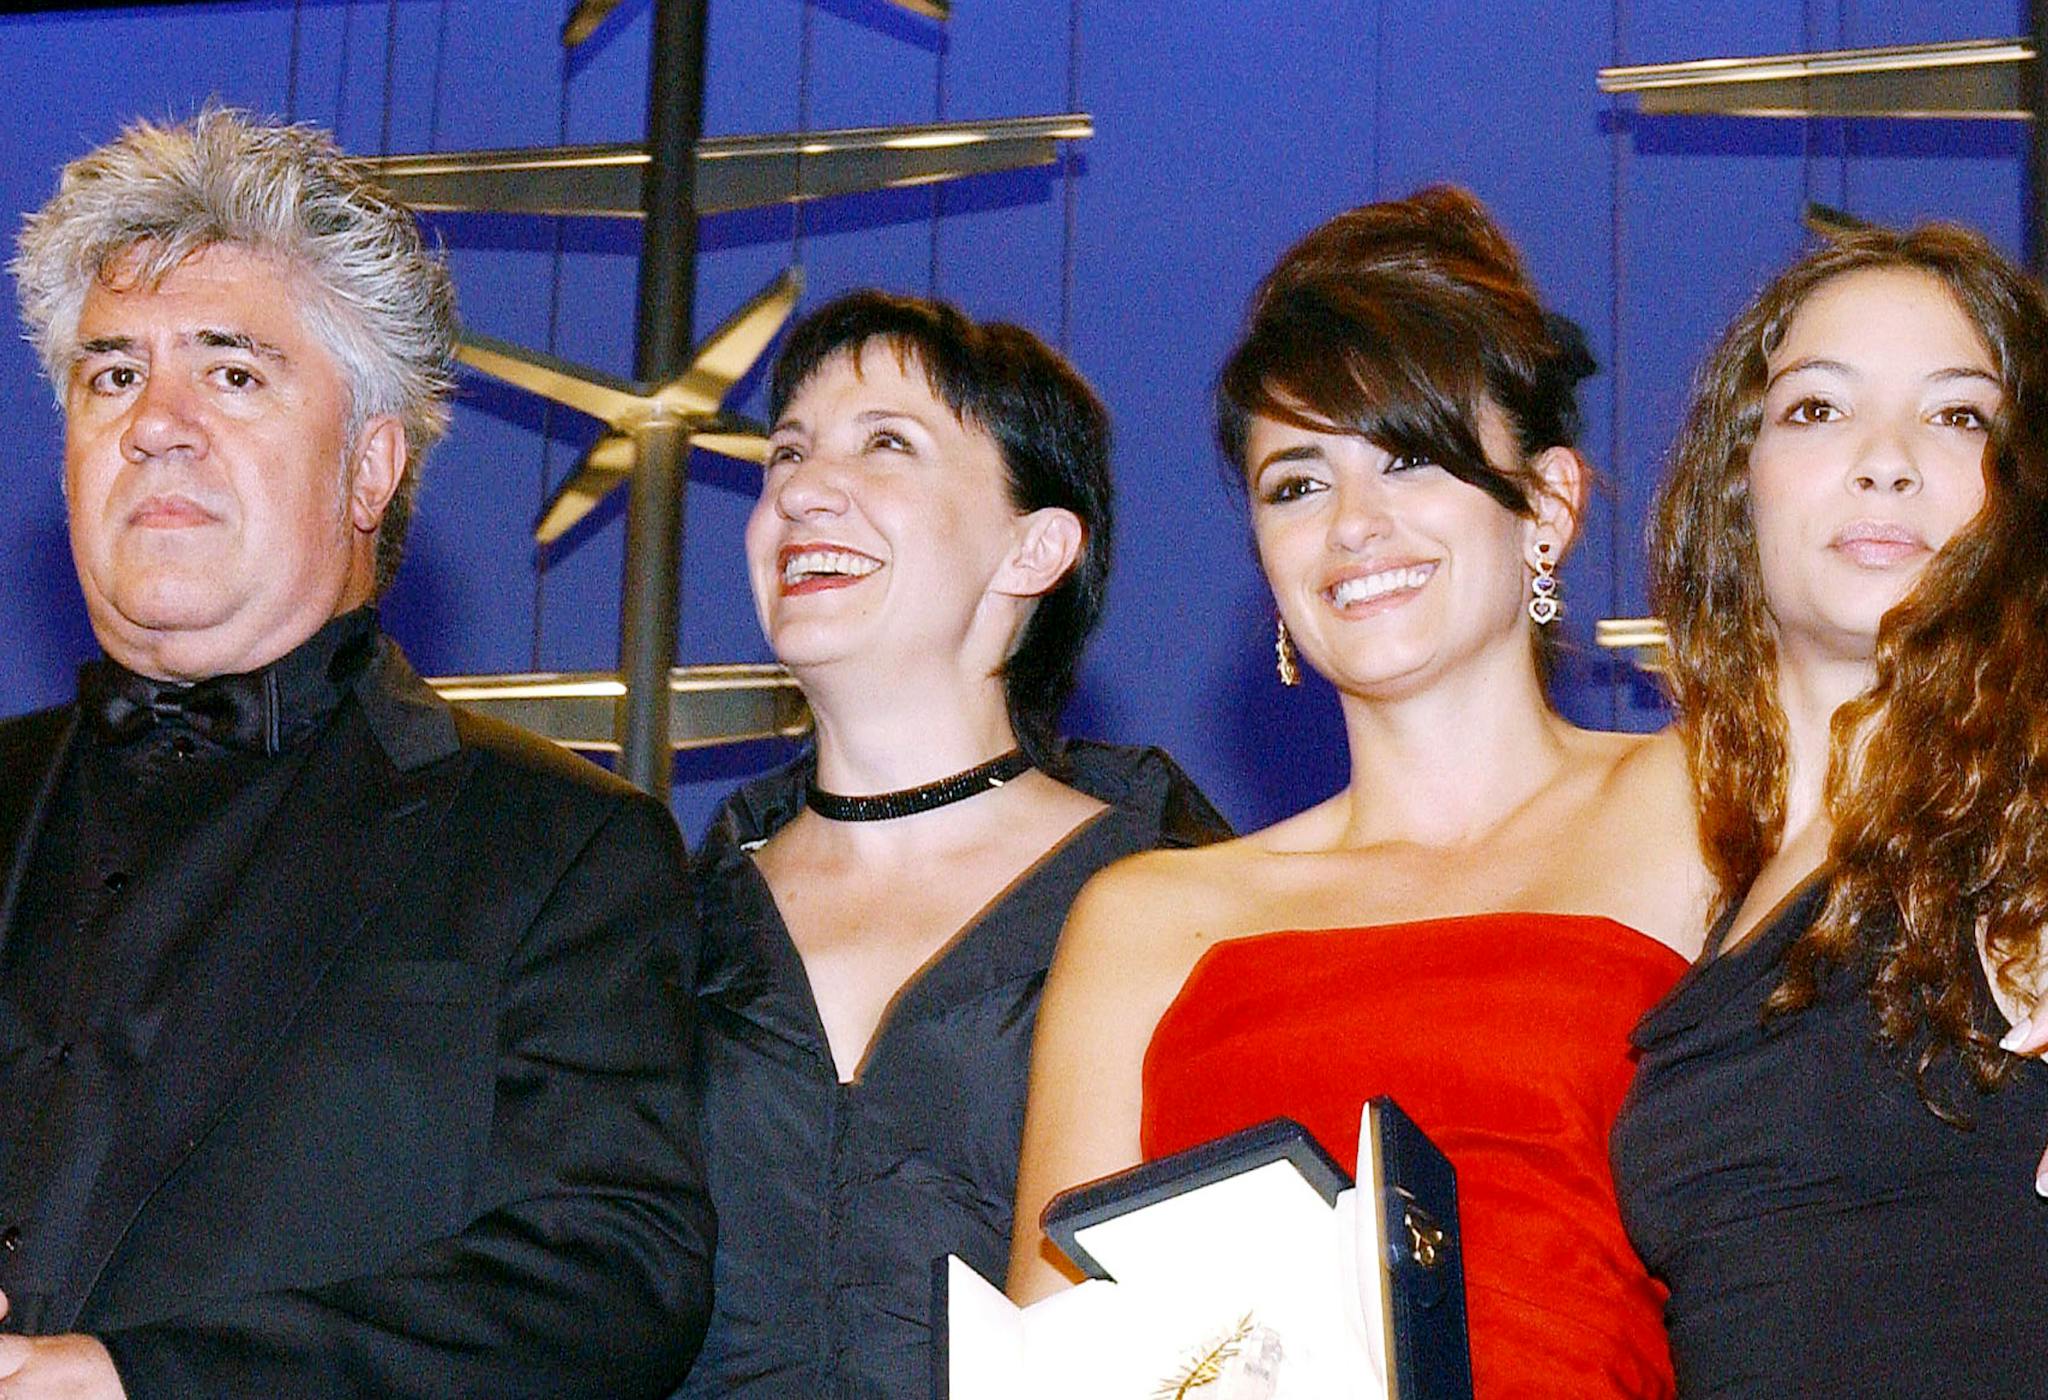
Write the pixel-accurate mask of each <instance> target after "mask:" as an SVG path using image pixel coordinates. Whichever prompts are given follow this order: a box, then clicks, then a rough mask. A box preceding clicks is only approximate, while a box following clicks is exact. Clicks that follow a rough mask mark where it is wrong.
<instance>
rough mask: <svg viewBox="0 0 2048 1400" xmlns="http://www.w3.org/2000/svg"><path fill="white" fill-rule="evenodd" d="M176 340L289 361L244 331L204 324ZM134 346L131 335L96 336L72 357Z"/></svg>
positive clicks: (124, 351) (113, 352)
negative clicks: (215, 328)
mask: <svg viewBox="0 0 2048 1400" xmlns="http://www.w3.org/2000/svg"><path fill="white" fill-rule="evenodd" d="M177 342H178V343H179V344H197V345H203V346H205V347H206V348H207V349H209V350H241V351H245V352H247V353H248V354H251V355H255V356H257V357H258V358H259V359H265V360H270V361H272V362H274V363H277V364H289V363H291V356H289V355H287V354H285V352H284V350H283V349H282V348H281V347H279V346H276V345H273V344H271V343H270V342H269V341H267V340H258V339H257V338H256V337H255V336H253V335H250V334H248V333H247V332H245V331H223V330H214V329H212V328H210V327H208V328H203V329H200V330H196V331H193V332H191V333H189V334H185V335H180V336H178V337H177ZM135 345H136V341H135V337H134V336H132V335H96V336H93V337H91V338H90V339H87V340H82V341H80V342H79V343H78V351H77V354H76V356H75V357H74V358H76V359H81V360H83V359H90V358H91V357H92V356H94V355H122V354H127V353H129V352H131V351H133V350H134V349H135Z"/></svg>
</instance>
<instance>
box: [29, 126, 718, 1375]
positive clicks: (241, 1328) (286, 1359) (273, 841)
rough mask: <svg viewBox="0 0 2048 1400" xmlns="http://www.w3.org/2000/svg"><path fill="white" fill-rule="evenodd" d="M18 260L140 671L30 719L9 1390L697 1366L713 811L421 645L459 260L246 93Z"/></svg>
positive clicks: (107, 670) (91, 581)
mask: <svg viewBox="0 0 2048 1400" xmlns="http://www.w3.org/2000/svg"><path fill="white" fill-rule="evenodd" d="M13 270H14V273H15V277H16V280H17V282H18V284H19V287H20V293H21V303H22V311H23V318H24V320H25V322H26V324H27V327H28V334H29V338H30V339H31V340H32V341H33V342H34V344H35V346H36V348H37V350H38V352H39V353H40V355H41V357H42V362H43V365H44V367H45V370H46V371H47V373H48V375H49V378H50V382H51V384H52V386H53V388H54V389H55V390H56V394H57V399H58V402H59V404H60V406H61V407H62V410H63V413H64V423H65V445H64V477H63V480H64V490H65V495H66V500H67V503H68V508H69V515H70V526H71V544H72V555H73V559H74V562H75V563H76V565H77V570H78V579H79V585H80V588H81V590H82V592H83V594H84V598H85V604H86V609H87V612H88V615H89V616H90V619H91V622H92V626H93V631H94V633H95V635H96V636H97V637H98V639H99V642H100V644H101V647H102V648H103V650H104V651H105V653H106V654H105V656H104V657H102V658H101V659H99V660H97V661H95V662H93V663H91V664H90V665H88V666H86V667H85V668H84V669H83V670H82V672H81V674H80V683H79V695H78V698H77V700H76V701H74V702H73V703H71V704H69V705H65V706H62V707H60V708H57V709H54V710H49V711H44V712H42V713H39V714H34V715H28V716H24V717H22V718H19V719H14V720H8V721H5V722H0V773H4V774H6V775H7V777H6V781H5V782H4V783H0V860H4V861H5V864H4V865H0V870H4V871H6V872H7V874H6V876H5V883H4V885H0V1334H4V1335H0V1395H4V1396H6V1397H8V1400H39V1398H40V1397H55V1396H65V1397H74V1398H76V1400H87V1398H89V1397H101V1396H105V1397H121V1396H124V1395H125V1396H128V1397H132V1400H156V1397H168V1396H180V1397H182V1396H199V1395H204V1396H249V1397H256V1396H262V1397H275V1396H292V1397H325V1396H335V1397H339V1396H364V1395H379V1396H386V1395H391V1396H396V1395H415V1396H422V1397H427V1396H433V1397H441V1396H457V1395H460V1396H489V1397H494V1400H495V1398H497V1397H510V1396H534V1397H542V1396H545V1397H549V1400H555V1398H556V1397H564V1396H589V1397H593V1400H595V1397H604V1400H612V1397H620V1396H635V1395H645V1396H660V1395H664V1394H666V1393H667V1392H668V1390H669V1389H671V1388H672V1387H673V1386H674V1384H675V1383H676V1382H677V1381H678V1380H679V1379H680V1377H681V1373H682V1372H683V1371H684V1370H685V1369H686V1368H687V1367H688V1364H689V1360H690V1357H691V1355H692V1354H693V1352H694V1350H695V1348H696V1344H697V1339H698V1337H699V1335H700V1334H701V1331H702V1327H703V1320H704V1314H705V1310H706V1307H707V1305H708V1301H709V1299H708V1288H709V1285H708V1255H709V1251H710V1236H711V1224H710V1216H709V1210H708V1207H707V1206H706V1203H705V1196H704V1190H703V1173H702V1167H701V1165H700V1163H699V1161H698V1157H697V1151H696V1147H695V1139H694V1124H693V1105H692V1103H691V1101H690V1091H689V1089H688V1088H687V1080H686V1078H685V1076H684V1075H683V1073H682V1072H681V1071H682V1068H683V1065H682V1057H683V1055H684V1054H685V1051H684V1049H683V1047H684V1046H685V1045H686V1044H687V1043H688V1036H687V1029H688V1028H687V1026H686V1025H685V1024H684V1020H683V1018H684V1015H685V1007H684V1004H683V1003H684V1001H685V999H684V998H681V997H680V996H679V995H678V990H679V988H680V986H682V985H684V984H686V983H687V980H688V974H689V970H690V969H689V963H690V962H691V960H692V958H693V957H694V950H695V931H694V927H693V925H692V923H691V919H690V915H689V912H688V902H687V898H686V895H685V891H684V886H683V881H682V864H681V862H682V850H681V843H680V841H679V840H678V838H677V836H676V832H675V828H674V824H673V822H672V821H671V820H670V818H669V815H668V813H667V812H666V811H665V810H664V809H663V808H662V807H661V806H660V805H659V804H658V803H656V802H654V801H653V800H651V799H649V798H647V797H645V796H643V795H641V794H639V793H637V792H635V791H633V790H632V789H631V788H629V787H628V786H627V785H625V784H624V783H621V782H619V781H617V780H616V779H614V778H612V777H610V776H609V775H607V774H605V773H603V772H602V771H601V770H599V769H597V768H595V767H593V766H591V765H589V764H586V763H584V762H582V761H581V760H578V759H575V758H571V757H569V756H567V755H565V754H563V753H562V752H561V751H560V750H558V749H556V748H554V747H553V746H552V745H549V744H546V743H544V742H542V741H540V740H538V739H536V738H534V737H532V736H530V735H526V734H522V733H521V732H519V731H517V730H513V729H510V728H508V727H506V726H503V725H499V724H495V723H491V722H488V721H484V720H481V719H478V718H476V717H473V716H466V715H463V714H460V713H458V712H455V711H452V710H450V709H449V708H448V707H447V706H446V705H444V704H442V703H441V702H440V701H439V700H438V699H437V698H436V697H435V696H434V695H433V693H432V692H431V691H429V690H428V689H427V688H426V687H425V686H424V685H423V684H422V683H421V682H420V680H419V678H418V677H417V676H415V675H414V674H413V672H412V670H411V668H410V667H409V666H407V664H406V661H405V658H404V657H403V656H402V655H401V654H400V652H399V651H398V648H397V647H396V646H395V645H393V644H392V642H391V641H390V640H389V639H388V638H386V637H384V636H383V635H382V633H381V632H380V630H379V628H378V625H377V617H376V611H375V607H374V604H375V600H376V599H377V597H378V596H379V595H380V593H381V592H382V590H383V589H384V587H385V586H386V585H387V584H388V583H389V581H390V578H391V575H392V572H393V570H394V569H395V568H396V566H397V562H398V556H399V550H400V547H401V545H402V543H403V537H404V534H405V527H406V524H407V522H408V519H409V517H410V514H411V502H412V499H413V489H414V484H415V482H416V480H417V476H418V472H419V468H420V462H421V458H422V457H423V456H424V454H425V452H426V450H427V448H428V447H429V446H430V445H431V444H432V443H433V442H434V440H435V439H436V438H438V437H439V436H440V434H441V433H442V431H443V429H444V428H445V426H446V422H447V408H446V400H447V395H448V390H449V384H450V355H451V350H452V346H453V339H454V317H453V297H452V295H451V292H450V288H449V283H448V278H447V274H446V272H445V271H444V269H443V268H442V267H441V265H440V263H439V262H438V261H437V260H436V259H435V258H434V257H432V256H431V255H430V254H429V253H428V252H427V250H426V249H425V247H424V246H423V244H422V242H421V239H420V236H419V232H418V230H417V228H416V226H415V225H414V222H413V220H412V218H411V216H410V214H408V213H407V212H406V211H405V210H404V209H403V208H401V207H399V206H398V205H396V204H395V203H393V202H392V201H391V200H390V199H389V197H387V196H386V195H384V194H383V193H382V192H381V191H379V190H378V189H376V188H375V187H374V186H373V185H371V184H369V183H368V182H367V181H366V180H365V179H364V178H363V176H362V174H361V172H360V171H359V170H358V169H357V168H356V167H354V166H353V165H351V164H350V163H349V162H348V161H346V160H345V159H344V158H343V157H342V156H341V154H340V152H339V151H337V150H336V149H335V147H334V146H333V144H332V143H331V142H330V141H329V140H328V139H327V138H326V137H325V136H324V135H322V134H321V133H319V132H317V131H313V130H311V129H308V128H303V127H284V126H275V125H268V124H264V123H260V122H256V121H252V120H250V119H249V118H247V117H245V116H243V115H242V114H240V113H237V112H232V111H228V110H225V109H220V108H209V109H208V110H206V111H205V112H203V113H201V114H200V115H199V116H198V117H197V118H195V119H194V120H192V121H191V122H188V123H186V124H183V125H180V126H173V127H159V126H153V125H150V124H147V123H140V124H137V125H135V126H132V127H130V128H129V129H128V130H127V131H125V132H123V133H122V135H121V136H120V137H119V138H118V139H117V140H115V141H113V142H112V143H110V144H109V145H107V146H104V147H102V148H101V149H99V150H97V151H94V152H92V153H91V154H89V155H87V156H85V157H84V158H82V159H80V160H78V161H76V162H74V163H73V164H72V165H70V166H69V167H67V168H66V170H65V172H64V176H63V180H62V182H61V185H60V188H59V190H58V192H57V194H56V196H55V197H54V198H52V199H51V200H50V202H49V203H48V204H47V205H45V206H44V207H43V209H42V210H40V211H39V212H37V213H36V214H34V215H32V216H30V218H29V219H28V220H27V223H26V225H25V228H24V230H23V232H22V235H21V239H20V245H19V255H18V256H17V258H16V259H15V262H14V265H13Z"/></svg>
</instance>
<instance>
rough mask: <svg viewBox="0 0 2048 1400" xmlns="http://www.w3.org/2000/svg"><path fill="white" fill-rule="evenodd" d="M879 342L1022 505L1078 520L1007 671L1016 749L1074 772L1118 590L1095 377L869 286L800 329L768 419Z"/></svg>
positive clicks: (1012, 335) (1012, 333) (787, 347)
mask: <svg viewBox="0 0 2048 1400" xmlns="http://www.w3.org/2000/svg"><path fill="white" fill-rule="evenodd" d="M877 341H879V342H881V343H882V344H884V345H887V346H888V347H889V348H890V349H891V350H893V351H894V352H895V354H896V356H897V359H898V361H899V362H900V363H901V364H902V365H903V366H904V368H905V369H906V370H907V369H909V367H910V366H911V364H912V363H913V362H914V363H915V364H916V365H917V366H918V367H919V368H920V369H922V370H923V371H924V375H925V377H926V379H927V380H929V381H930V383H931V387H932V393H933V394H934V395H936V396H937V397H938V398H939V400H940V401H941V402H942V403H944V404H945V405H946V407H947V408H948V409H950V410H951V411H952V413H953V416H954V417H955V418H957V419H958V420H959V421H960V423H961V424H962V425H963V426H966V427H970V428H975V429H979V430H980V431H982V432H985V433H987V434H988V436H989V437H990V439H992V440H993V441H994V443H995V445H996V450H997V452H998V453H999V454H1000V456H1001V457H1002V461H1003V469H1004V472H1005V474H1006V475H1007V476H1008V479H1009V488H1010V504H1011V506H1012V507H1013V508H1015V509H1016V510H1017V511H1018V512H1019V513H1020V514H1021V513H1024V512H1028V511H1034V510H1042V509H1044V508H1046V507H1048V506H1051V507H1055V508H1058V509H1061V510H1068V511H1072V512H1073V513H1074V515H1075V516H1076V517H1078V518H1079V519H1080V522H1081V530H1082V546H1081V555H1080V558H1079V559H1077V560H1076V561H1075V563H1074V566H1073V568H1071V569H1070V570H1068V572H1067V575H1066V577H1065V578H1063V579H1061V580H1060V581H1059V583H1058V584H1057V585H1056V586H1055V587H1054V588H1053V589H1052V590H1051V591H1050V592H1048V593H1047V594H1046V595H1045V596H1044V597H1042V598H1040V599H1039V600H1038V606H1037V607H1036V608H1035V609H1034V610H1033V611H1032V614H1031V618H1030V620H1029V621H1028V622H1026V623H1025V624H1024V631H1023V635H1022V636H1021V637H1020V638H1019V639H1018V642H1017V645H1016V647H1015V649H1014V650H1012V651H1011V653H1010V657H1009V659H1008V660H1007V661H1006V662H1004V664H1003V669H1002V673H1001V674H1002V681H1003V696H1004V701H1005V704H1006V706H1007V708H1008V710H1009V716H1010V727H1011V729H1012V730H1013V731H1014V732H1015V733H1016V736H1017V742H1018V743H1019V744H1021V745H1023V747H1024V751H1025V752H1026V753H1027V754H1029V755H1030V756H1031V759H1032V761H1033V762H1034V763H1036V764H1038V766H1039V767H1041V768H1044V769H1046V770H1048V771H1051V772H1055V773H1057V772H1060V771H1063V762H1062V759H1061V756H1060V746H1059V740H1058V724H1059V715H1060V709H1061V707H1063V706H1064V705H1065V704H1066V702H1067V697H1068V696H1070V695H1071V694H1073V691H1074V681H1075V673H1076V671H1077V670H1078V669H1079V667H1080V664H1081V652H1082V650H1083V648H1085V647H1086V646H1087V643H1088V637H1089V634H1090V633H1092V632H1093V631H1094V630H1095V624H1096V623H1097V622H1098V621H1100V620H1101V617H1102V607H1103V603H1104V601H1105V597H1106V592H1107V589H1108V584H1109V561H1110V548H1111V544H1112V540H1113V537H1114V534H1115V521H1114V518H1113V515H1112V512H1111V497H1112V491H1111V486H1110V474H1109V414H1108V412H1107V411H1106V410H1105V409H1104V408H1103V406H1102V401H1101V400H1100V399H1098V398H1097V397H1096V396H1095V391H1094V390H1093V389H1091V388H1089V387H1088V381H1087V380H1085V379H1083V378H1082V377H1081V376H1080V374H1079V373H1078V372H1077V371H1076V370H1075V369H1074V367H1073V366H1072V365H1070V364H1068V363H1067V361H1066V360H1065V359H1064V358H1062V357H1061V355H1060V354H1059V352H1058V351H1056V350H1054V349H1053V348H1052V347H1051V346H1049V345H1047V344H1046V343H1045V342H1044V341H1042V340H1040V339H1039V338H1038V337H1037V336H1035V335H1033V334H1032V333H1031V332H1030V331H1027V330H1025V329H1023V328H1022V327H1021V326H1013V325H1008V324H1005V323H1003V322H999V321H991V322H987V323H978V322H976V321H973V320H971V319H969V318H968V317H967V316H966V315H964V314H962V313H961V311H960V310H959V309H958V308H957V307H954V306H950V305H948V304H947V303H945V302H942V301H932V300H928V299H926V298H923V297H910V296H896V295H892V294H890V293H887V292H880V291H872V290H870V291H859V292H852V293H849V294H848V295H846V296H843V297H840V298H838V299H837V300H835V301H831V302H827V303H826V304H825V305H823V306H821V307H819V308H818V309H817V310H816V311H813V312H811V313H810V314H809V315H808V316H805V317H804V318H803V319H802V320H800V321H799V322H797V324H796V325H795V326H794V327H793V328H792V329H791V330H790V333H789V339H788V341H787V342H786V343H785V344H784V346H783V349H782V354H781V356H780V358H778V359H777V360H776V362H775V372H774V375H773V377H772V378H771V380H770V385H769V405H770V410H769V411H770V414H771V416H772V417H773V418H774V419H775V420H778V421H779V420H780V419H781V417H782V415H783V413H784V411H785V410H786V409H787V408H788V407H789V402H790V400H791V399H793V398H795V397H796V394H797V391H798V390H799V389H801V388H802V387H803V386H804V384H805V382H806V381H807V380H809V379H810V377H811V376H812V375H813V374H816V373H817V372H818V370H819V369H820V368H822V367H823V366H824V365H825V364H826V362H827V361H830V360H833V359H835V358H837V357H839V356H842V355H844V356H847V357H849V358H851V359H853V360H854V361H855V363H858V361H859V356H860V353H861V351H863V350H864V349H866V347H867V346H868V345H869V344H871V343H873V342H877Z"/></svg>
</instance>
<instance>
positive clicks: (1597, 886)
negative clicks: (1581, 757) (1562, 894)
mask: <svg viewBox="0 0 2048 1400" xmlns="http://www.w3.org/2000/svg"><path fill="white" fill-rule="evenodd" d="M1588 739H1589V740H1590V742H1589V744H1588V746H1587V760H1588V764H1589V769H1588V777H1589V778H1591V779H1592V781H1590V782H1589V783H1588V784H1587V785H1586V786H1585V787H1584V789H1583V790H1582V793H1583V805H1582V807H1581V809H1580V810H1579V811H1578V812H1577V813H1576V814H1575V816H1574V819H1573V821H1572V831H1573V842H1572V845H1573V851H1574V855H1575V859H1574V861H1573V862H1572V870H1571V875H1570V876H1569V878H1568V880H1567V883H1574V882H1576V883H1577V884H1579V885H1580V886H1581V888H1580V889H1579V890H1578V897H1579V898H1581V899H1582V900H1584V901H1585V903H1586V905H1587V907H1589V908H1595V909H1599V910H1602V911H1603V912H1608V913H1610V914H1612V915H1613V916H1614V917H1617V918H1619V919H1620V920H1621V921H1622V922H1623V923H1626V924H1629V925H1631V926H1632V927H1635V928H1638V929H1641V930H1642V931H1643V932H1644V933H1647V934H1649V935H1650V936H1652V937H1653V938H1656V939H1658V940H1659V941H1660V942H1662V943H1665V944H1666V945H1668V946H1669V947H1670V948H1671V949H1672V950H1673V951H1675V952H1677V953H1678V954H1679V955H1681V956H1682V957H1685V958H1688V959H1690V958H1692V957H1693V956H1695V955H1696V954H1697V953H1698V952H1699V948H1700V944H1701V940H1702V937H1703V935H1704V933H1705V925H1706V914H1707V909H1708V906H1709V904H1710V902H1711V897H1712V882H1711V880H1710V879H1709V877H1708V875H1707V870H1706V862H1705V859H1704V858H1703V857H1702V855H1701V853H1700V845H1699V824H1698V821H1697V820H1696V818H1695V816H1694V810H1695V809H1694V806H1693V795H1692V780H1691V776H1690V775H1689V773H1688V772H1687V769H1686V761H1685V748H1684V745H1683V743H1682V742H1681V741H1680V739H1679V738H1678V735H1677V734H1676V733H1675V732H1674V731H1672V730H1670V729H1664V730H1660V731H1658V732H1657V733H1655V734H1610V733H1593V732H1588Z"/></svg>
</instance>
